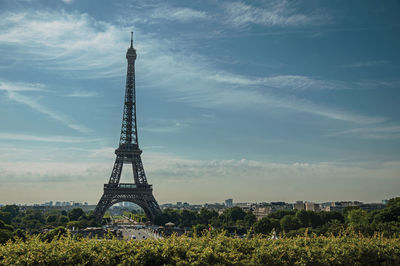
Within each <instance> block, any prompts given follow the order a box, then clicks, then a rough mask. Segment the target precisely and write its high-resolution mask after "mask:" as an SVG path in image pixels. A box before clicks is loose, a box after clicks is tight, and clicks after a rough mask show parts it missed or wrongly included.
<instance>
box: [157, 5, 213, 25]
mask: <svg viewBox="0 0 400 266" xmlns="http://www.w3.org/2000/svg"><path fill="white" fill-rule="evenodd" d="M151 17H152V18H154V19H166V20H175V21H179V22H188V21H196V20H204V19H207V18H208V16H207V14H206V12H203V11H198V10H194V9H191V8H186V7H181V8H171V7H158V8H156V9H155V10H154V11H153V13H152V14H151Z"/></svg>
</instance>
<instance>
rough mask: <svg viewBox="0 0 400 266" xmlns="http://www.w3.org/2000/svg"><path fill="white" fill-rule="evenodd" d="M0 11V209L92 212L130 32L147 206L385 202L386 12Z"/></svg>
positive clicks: (393, 97)
mask: <svg viewBox="0 0 400 266" xmlns="http://www.w3.org/2000/svg"><path fill="white" fill-rule="evenodd" d="M0 10H1V11H0V17H1V20H0V62H1V64H0V113H1V115H0V124H1V127H0V182H1V186H0V203H2V204H7V203H33V202H40V201H42V202H45V201H49V200H51V199H54V198H58V199H59V200H60V201H67V200H74V201H77V202H89V203H90V204H95V203H96V202H97V200H98V199H99V198H100V196H101V193H102V189H101V188H102V184H104V183H106V182H107V181H108V179H109V177H110V174H111V170H112V163H113V161H114V159H115V154H114V150H115V149H116V148H117V147H118V140H119V133H120V127H121V120H122V111H123V110H122V107H123V97H124V89H125V75H126V62H125V60H126V59H125V52H126V49H127V48H128V47H129V44H130V41H129V40H130V32H131V31H133V32H134V46H135V48H136V49H137V54H138V58H137V60H136V88H137V108H138V110H137V116H138V117H137V119H138V134H139V139H140V146H141V149H142V150H143V154H142V158H143V163H144V168H145V171H146V174H147V177H148V181H149V183H150V184H153V188H154V191H153V192H154V195H155V197H156V199H157V200H158V201H159V203H160V204H162V203H166V202H177V201H179V200H181V201H186V202H192V203H200V202H222V201H223V200H224V199H227V198H235V199H237V201H242V202H257V201H258V202H261V201H267V202H269V201H286V202H295V201H296V200H304V201H307V200H309V201H316V202H327V201H334V200H360V201H364V202H380V201H381V200H383V199H388V198H392V197H395V196H398V191H400V123H399V111H400V110H399V108H398V100H399V98H400V97H399V96H400V91H399V89H400V79H399V75H398V74H399V70H400V53H399V52H398V48H397V47H399V45H400V37H399V36H398V34H396V33H397V32H398V29H399V27H400V19H399V18H398V15H397V14H398V12H399V11H400V4H399V3H398V2H396V1H387V2H385V3H384V4H377V3H376V2H373V1H365V2H363V4H360V3H359V2H352V1H350V2H343V3H340V2H339V3H332V2H319V1H311V2H308V1H307V2H305V1H304V2H302V1H299V2H289V1H236V2H231V1H193V2H185V1H184V2H182V1H169V2H168V3H164V2H161V1H147V2H146V3H142V2H141V1H114V2H113V3H112V4H109V3H108V1H96V5H93V2H91V1H85V0H79V1H78V0H75V1H74V0H68V1H67V0H64V1H45V0H43V1H26V0H25V1H22V0H20V1H10V0H4V1H2V2H0ZM129 171H131V170H129V167H124V172H123V177H122V182H124V176H125V178H126V177H127V176H131V175H129ZM129 181H131V180H129Z"/></svg>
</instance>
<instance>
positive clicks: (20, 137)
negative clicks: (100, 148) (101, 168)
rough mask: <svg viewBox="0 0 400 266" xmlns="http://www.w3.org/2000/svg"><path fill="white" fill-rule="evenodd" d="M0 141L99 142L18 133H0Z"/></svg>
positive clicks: (77, 138)
mask: <svg viewBox="0 0 400 266" xmlns="http://www.w3.org/2000/svg"><path fill="white" fill-rule="evenodd" d="M0 140H17V141H38V142H57V143H82V142H93V141H99V139H89V138H80V137H71V136H36V135H28V134H18V133H6V132H0Z"/></svg>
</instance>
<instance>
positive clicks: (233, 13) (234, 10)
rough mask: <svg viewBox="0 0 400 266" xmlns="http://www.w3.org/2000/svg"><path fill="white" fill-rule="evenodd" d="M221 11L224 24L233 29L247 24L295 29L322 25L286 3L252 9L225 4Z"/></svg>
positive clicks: (316, 18) (251, 7)
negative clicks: (223, 13)
mask: <svg viewBox="0 0 400 266" xmlns="http://www.w3.org/2000/svg"><path fill="white" fill-rule="evenodd" d="M223 9H224V11H225V12H226V14H227V20H226V23H229V24H231V25H232V26H234V27H242V26H246V25H249V24H257V25H262V26H268V27H273V26H279V27H287V26H289V27H297V26H303V25H310V24H321V23H322V20H321V18H320V17H319V16H316V15H311V14H302V13H299V12H298V11H296V10H295V9H294V8H292V7H291V6H290V3H289V2H288V1H273V2H269V3H268V4H267V5H266V6H264V7H254V6H251V5H247V4H244V3H242V2H226V3H224V4H223Z"/></svg>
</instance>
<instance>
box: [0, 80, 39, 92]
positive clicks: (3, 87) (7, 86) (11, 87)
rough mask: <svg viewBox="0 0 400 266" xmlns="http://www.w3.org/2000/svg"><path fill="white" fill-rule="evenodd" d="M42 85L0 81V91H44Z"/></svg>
mask: <svg viewBox="0 0 400 266" xmlns="http://www.w3.org/2000/svg"><path fill="white" fill-rule="evenodd" d="M45 87H46V86H45V85H44V84H40V83H26V82H10V81H4V80H0V91H46V89H45Z"/></svg>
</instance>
